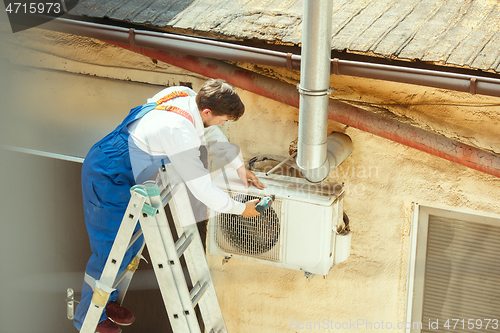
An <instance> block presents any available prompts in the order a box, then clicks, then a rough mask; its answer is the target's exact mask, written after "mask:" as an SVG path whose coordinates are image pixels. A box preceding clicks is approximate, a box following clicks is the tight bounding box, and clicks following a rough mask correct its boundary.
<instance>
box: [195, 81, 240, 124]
mask: <svg viewBox="0 0 500 333" xmlns="http://www.w3.org/2000/svg"><path fill="white" fill-rule="evenodd" d="M196 104H197V105H198V110H200V115H201V118H202V119H203V124H204V125H205V127H207V126H212V125H219V124H224V123H225V122H226V120H238V119H239V118H240V117H241V116H242V115H243V113H244V112H245V105H243V102H242V101H241V99H240V97H239V96H238V93H236V90H235V89H234V88H233V87H232V86H231V85H230V84H228V83H226V82H225V81H224V80H220V79H217V80H214V79H211V80H208V81H207V82H205V83H204V84H203V85H202V86H201V88H200V91H199V92H198V94H197V95H196Z"/></svg>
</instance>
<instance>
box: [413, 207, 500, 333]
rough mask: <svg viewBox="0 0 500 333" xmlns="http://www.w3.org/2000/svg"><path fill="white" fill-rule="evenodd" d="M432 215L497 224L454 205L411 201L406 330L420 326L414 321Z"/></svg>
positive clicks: (419, 306) (420, 310)
mask: <svg viewBox="0 0 500 333" xmlns="http://www.w3.org/2000/svg"><path fill="white" fill-rule="evenodd" d="M431 215H432V216H438V217H444V218H449V219H457V220H461V221H466V222H471V223H480V224H485V225H492V226H497V227H500V216H495V215H488V214H484V213H480V212H473V211H462V210H457V209H453V208H440V207H432V206H426V205H420V204H418V203H414V204H413V212H412V220H411V229H410V246H409V259H408V276H407V281H406V293H407V294H406V314H405V333H420V332H421V331H422V327H421V326H420V327H418V325H414V324H413V323H417V322H418V323H420V322H421V321H422V314H423V305H424V285H425V275H426V261H427V243H428V242H427V241H428V235H429V217H430V216H431ZM416 272H418V274H416ZM422 324H425V323H422ZM414 326H416V327H414Z"/></svg>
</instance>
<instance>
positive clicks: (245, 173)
mask: <svg viewBox="0 0 500 333" xmlns="http://www.w3.org/2000/svg"><path fill="white" fill-rule="evenodd" d="M236 172H237V173H238V177H240V179H241V181H242V182H243V184H244V185H245V188H248V186H249V183H250V182H249V180H250V181H251V182H252V184H253V185H254V186H255V187H257V188H258V189H260V190H263V189H265V188H266V186H265V185H264V184H262V182H261V181H260V180H259V178H257V176H256V175H255V174H254V173H253V172H252V171H250V170H248V169H247V168H245V166H244V165H242V166H241V167H239V168H238V169H237V170H236Z"/></svg>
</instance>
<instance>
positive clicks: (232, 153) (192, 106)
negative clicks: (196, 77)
mask: <svg viewBox="0 0 500 333" xmlns="http://www.w3.org/2000/svg"><path fill="white" fill-rule="evenodd" d="M173 91H182V92H185V93H187V94H188V95H189V96H188V97H177V98H175V99H172V100H170V101H168V102H166V103H163V104H164V105H172V106H176V107H178V108H180V109H182V110H185V111H187V112H188V113H189V114H190V115H191V116H192V117H193V120H194V126H193V124H192V123H191V122H190V121H189V120H188V119H186V118H185V117H183V116H181V115H179V114H176V113H174V112H169V111H163V110H152V111H150V112H148V113H147V114H146V115H145V116H143V117H142V118H141V119H139V120H137V121H135V122H133V123H131V124H130V125H129V126H128V130H129V133H130V139H129V150H130V160H131V163H132V170H133V172H134V177H135V178H136V181H137V182H138V183H139V182H142V181H144V180H146V179H147V176H149V175H150V172H148V168H151V166H153V165H155V162H157V161H158V160H161V159H164V158H168V159H169V160H170V161H171V163H172V164H173V166H174V168H175V170H176V171H177V172H178V174H179V176H180V177H181V178H182V180H183V181H184V182H185V183H186V185H187V187H188V188H189V190H190V191H191V193H192V194H193V195H194V197H195V198H196V199H198V200H199V201H201V202H202V203H203V204H205V205H206V206H207V207H209V208H210V209H213V210H215V211H219V212H224V213H232V214H241V213H243V211H244V210H245V204H243V203H241V202H237V201H235V200H233V199H231V198H230V197H229V195H228V194H226V193H225V192H223V191H222V190H221V189H219V188H218V187H216V186H215V185H213V184H212V180H211V177H210V172H209V171H208V170H207V169H206V168H205V167H204V166H203V162H202V161H201V159H200V146H202V145H205V146H206V145H207V143H210V142H219V143H227V144H218V145H215V146H216V149H214V150H213V151H212V153H213V154H215V155H217V157H219V159H225V160H227V161H229V165H228V167H231V168H234V169H237V168H239V167H241V166H242V165H243V162H242V161H241V159H240V158H238V156H237V151H236V150H235V149H234V146H232V145H230V144H229V143H228V142H227V139H226V137H225V136H224V134H223V133H222V131H221V130H220V129H219V128H218V127H217V126H210V127H207V128H205V127H204V125H203V121H202V119H201V116H200V112H199V110H198V107H197V105H196V101H195V97H196V93H195V92H194V91H193V90H191V89H189V88H187V87H169V88H166V89H164V90H162V91H161V92H159V93H158V94H156V95H155V96H153V97H152V98H150V99H148V103H150V102H156V101H157V100H159V99H160V98H162V97H164V96H166V95H168V94H170V93H172V92H173ZM157 167H158V166H155V167H154V169H155V170H156V169H157ZM145 175H147V176H145ZM145 177H146V178H145Z"/></svg>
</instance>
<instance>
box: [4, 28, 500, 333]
mask: <svg viewBox="0 0 500 333" xmlns="http://www.w3.org/2000/svg"><path fill="white" fill-rule="evenodd" d="M1 38H2V41H3V43H8V45H10V48H9V52H6V53H4V54H6V55H7V57H8V59H9V61H10V62H12V63H18V64H23V65H28V66H33V67H42V68H50V69H55V70H57V71H68V72H72V73H80V74H85V75H96V76H102V77H108V78H112V79H118V80H131V81H135V82H144V83H152V84H157V85H169V84H170V85H172V84H178V83H179V82H191V83H193V87H194V89H195V90H196V89H197V87H199V85H200V84H201V83H202V82H203V78H202V77H200V76H199V75H196V74H192V73H187V72H185V71H183V70H179V69H177V68H174V67H171V66H168V65H166V64H162V63H160V62H158V63H155V62H153V61H152V60H151V59H149V58H144V57H142V56H140V55H136V54H133V53H129V52H127V51H123V50H120V49H117V48H114V47H109V46H107V45H106V44H104V43H102V42H99V41H90V40H86V39H82V38H74V37H69V36H64V35H58V34H47V33H44V32H41V31H39V30H36V29H32V30H30V31H27V32H24V33H18V34H16V36H15V38H13V39H12V36H11V35H8V34H5V33H4V34H2V36H1ZM27 45H29V47H28V46H27ZM290 76H291V77H292V80H293V79H294V77H293V75H290ZM332 83H333V85H334V88H335V90H336V92H338V95H336V96H337V97H338V98H342V99H351V100H356V101H358V102H373V101H376V102H378V103H392V102H393V101H397V102H399V101H412V102H415V101H426V102H433V103H434V102H436V101H438V102H439V101H441V102H442V101H450V102H452V103H472V102H473V103H491V102H496V103H498V99H493V98H484V97H479V96H475V97H471V96H466V95H458V94H457V93H451V92H446V91H442V90H436V89H426V88H415V87H412V86H408V85H396V84H388V83H383V82H376V84H375V83H374V82H373V81H370V80H361V79H353V78H343V79H342V80H339V79H338V78H332ZM239 93H240V94H241V97H242V99H243V100H244V102H245V104H246V106H247V112H246V113H245V115H244V117H242V118H241V120H240V121H238V122H237V123H228V124H227V125H225V126H224V128H223V129H224V131H225V132H226V134H227V135H228V138H229V139H230V140H231V141H232V142H234V143H236V144H238V145H240V146H241V147H242V149H243V152H244V157H245V159H248V158H250V157H252V156H255V155H259V154H264V153H265V154H277V155H287V154H288V151H289V148H290V146H291V145H293V142H294V141H295V140H296V139H297V121H298V110H296V109H294V108H291V107H288V106H285V105H282V104H279V103H277V102H274V101H271V100H269V99H266V98H263V97H260V96H257V95H255V94H252V93H249V92H245V91H242V90H239ZM130 107H133V106H132V105H131V106H130ZM450 110H451V111H450ZM479 111H481V112H482V111H485V112H484V114H481V113H480V112H479ZM393 112H394V114H395V115H396V116H398V113H400V114H399V116H401V115H402V114H403V113H404V116H405V117H408V118H410V119H414V121H415V123H417V124H419V125H421V126H422V127H425V126H428V127H432V128H434V129H436V131H438V132H439V131H443V132H446V133H447V134H449V135H450V136H451V137H455V138H459V139H462V140H463V141H464V142H467V143H473V144H476V145H478V146H480V147H483V148H486V149H490V150H493V151H496V152H500V143H499V141H498V136H497V133H499V130H500V124H499V122H498V116H497V113H496V112H497V111H496V109H489V108H458V107H455V108H451V109H446V110H442V111H440V110H438V108H436V109H434V108H432V109H422V108H418V107H417V106H413V107H410V108H403V107H402V106H401V107H398V108H394V109H393ZM471 114H474V116H475V117H476V118H469V116H470V115H471ZM446 115H449V116H450V117H453V120H454V121H453V122H449V121H448V120H449V118H447V116H446ZM344 127H345V126H343V125H341V124H337V123H334V122H330V123H329V128H330V129H332V130H333V129H335V130H344ZM345 133H346V134H348V135H349V136H350V137H351V138H352V140H353V143H354V150H353V153H352V155H351V156H350V157H349V158H348V159H347V160H346V161H345V162H344V163H343V164H342V165H341V166H340V167H339V168H338V169H337V170H336V171H335V172H333V173H332V175H331V176H330V179H331V180H333V181H336V182H343V183H345V188H346V196H345V200H344V209H345V211H346V212H347V214H348V215H349V217H350V220H351V229H352V249H351V256H350V258H349V259H348V260H347V261H346V262H344V263H341V264H339V265H338V266H335V267H333V269H332V270H331V272H330V274H328V276H326V278H323V277H321V276H316V277H314V278H313V279H312V280H311V281H310V282H308V281H307V280H306V279H304V277H303V276H302V273H301V272H298V271H292V270H287V269H281V268H275V267H271V266H267V265H261V264H255V263H250V262H245V261H239V260H236V259H232V260H231V261H230V262H229V263H228V264H226V265H221V259H222V258H221V257H217V256H212V255H208V260H209V263H210V266H211V269H212V276H213V278H214V281H215V285H216V289H217V293H218V296H219V300H220V303H221V307H222V311H223V313H224V316H225V320H226V324H227V326H228V330H229V332H242V333H244V332H269V333H271V332H273V333H274V332H301V331H308V332H312V331H321V330H320V329H311V330H306V329H299V325H303V327H306V326H307V325H308V323H309V324H311V325H314V322H320V323H321V324H322V326H323V327H325V328H326V326H328V327H331V325H335V323H337V322H338V323H340V324H342V323H347V324H349V323H350V322H351V323H359V324H360V326H355V327H353V326H351V325H349V326H348V327H346V328H345V329H341V330H339V331H342V332H380V331H381V329H380V328H379V329H376V326H377V324H378V325H385V326H384V327H387V323H388V322H390V323H391V325H392V326H393V327H396V325H397V323H398V322H402V321H404V313H405V299H406V278H407V276H406V272H407V264H408V250H409V244H408V243H409V230H410V222H411V204H412V202H418V203H421V204H428V205H431V206H446V207H453V208H456V209H464V210H468V211H479V212H483V213H487V214H500V205H499V204H498V196H499V194H500V190H499V188H500V179H499V178H495V177H493V176H490V175H486V174H483V173H480V172H478V171H475V170H471V169H468V168H466V167H463V166H460V165H457V164H454V163H451V162H449V161H446V160H443V159H440V158H438V157H434V156H431V155H428V154H426V153H423V152H420V151H417V150H415V149H412V148H408V147H405V146H403V145H400V144H397V143H393V142H391V141H389V140H386V139H382V138H379V137H376V136H374V135H371V134H368V133H365V132H362V131H359V130H356V129H353V128H347V129H346V130H345ZM358 320H360V321H358ZM361 321H363V322H361ZM366 321H369V322H371V323H372V325H374V326H375V327H372V329H369V327H368V328H366V327H365V326H363V325H362V324H365V323H366ZM382 321H383V324H382ZM332 322H333V323H332ZM345 325H346V324H344V326H345ZM379 327H380V326H379ZM324 331H333V330H332V329H325V330H324ZM383 331H384V332H402V330H397V329H386V330H383Z"/></svg>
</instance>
